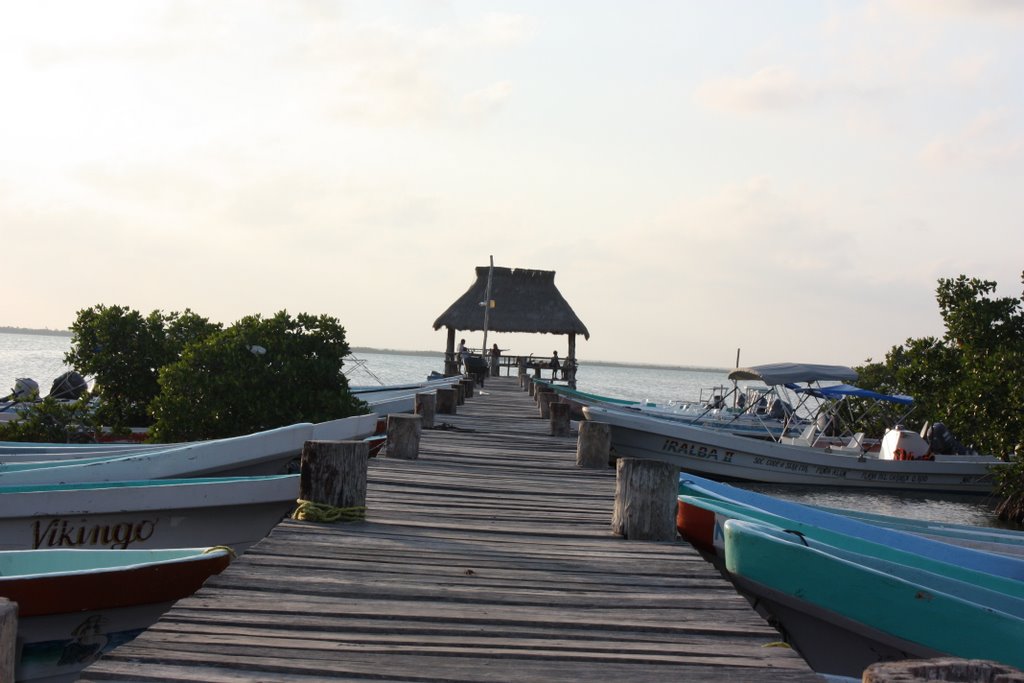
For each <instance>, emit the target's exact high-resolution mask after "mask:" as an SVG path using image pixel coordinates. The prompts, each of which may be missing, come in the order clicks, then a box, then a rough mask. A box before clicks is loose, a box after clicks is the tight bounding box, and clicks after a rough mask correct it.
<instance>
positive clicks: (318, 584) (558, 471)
mask: <svg viewBox="0 0 1024 683" xmlns="http://www.w3.org/2000/svg"><path fill="white" fill-rule="evenodd" d="M458 410H459V413H458V414H457V415H454V416H452V415H443V416H438V419H437V424H441V423H442V422H443V423H445V426H448V427H451V429H437V430H428V431H425V432H424V434H423V438H422V440H421V444H420V457H419V459H418V460H414V461H405V460H388V459H382V458H376V459H374V460H372V461H371V464H370V473H369V490H368V500H367V507H368V518H367V520H366V521H365V522H359V523H350V524H340V525H323V524H311V523H306V522H292V521H286V522H283V523H282V524H281V525H279V526H278V527H277V528H276V529H275V530H274V532H273V533H272V534H271V535H270V537H268V538H267V539H266V540H264V541H263V542H261V543H260V544H258V545H257V546H255V547H254V548H252V549H250V550H249V552H247V553H246V554H245V555H244V556H243V557H241V558H240V559H238V560H237V561H236V562H235V563H233V564H232V565H231V567H230V568H229V569H228V570H227V571H226V572H224V573H223V574H222V575H220V576H216V577H213V578H212V579H211V580H210V581H209V582H207V584H206V586H204V588H203V589H202V590H201V591H200V592H199V593H197V594H196V595H194V596H193V597H191V598H188V599H186V600H182V601H180V602H178V603H177V605H176V606H175V607H174V608H173V609H172V610H171V611H170V612H168V613H167V614H166V615H164V617H163V618H162V619H161V620H160V621H159V622H158V623H157V624H155V625H154V626H153V627H152V628H150V629H149V630H147V631H146V632H145V633H144V634H142V635H141V636H140V637H139V638H137V639H136V640H134V641H133V642H131V643H128V644H126V645H124V646H122V647H120V648H118V649H117V650H115V651H114V652H112V653H110V654H108V655H107V656H106V657H104V658H103V659H102V660H100V661H99V662H97V663H95V664H93V665H92V666H91V667H89V668H88V669H87V670H86V671H85V672H84V674H83V677H82V680H86V681H114V680H117V681H123V680H132V681H167V680H177V681H209V682H222V681H223V682H227V681H231V682H235V681H286V682H291V681H327V680H330V681H343V680H349V681H362V680H373V681H422V682H424V683H432V682H435V681H522V682H534V681H536V682H541V681H652V682H653V681H658V682H659V683H662V682H663V681H665V680H677V681H688V680H702V681H817V680H820V679H819V677H818V676H816V675H815V674H813V673H812V672H810V670H809V668H808V667H807V665H806V664H805V663H804V662H803V660H802V659H800V657H799V656H797V655H796V654H795V653H793V652H792V651H790V650H789V649H786V648H781V647H767V645H769V644H771V643H774V642H775V641H777V640H778V639H779V637H778V634H776V632H775V631H774V630H772V629H771V628H770V627H768V626H767V625H766V624H765V623H764V622H763V620H762V619H761V618H760V617H759V616H757V615H756V614H755V613H754V611H753V610H752V609H751V608H750V607H749V605H748V604H747V602H746V601H745V600H744V599H743V598H742V597H740V596H739V595H738V594H736V592H735V591H734V590H733V588H732V587H731V585H730V584H728V583H727V582H726V581H724V580H723V579H722V578H721V577H720V576H719V575H718V574H717V572H716V571H715V570H714V569H713V568H712V567H711V566H710V565H709V564H707V563H706V562H704V561H703V560H702V559H701V558H700V556H699V555H698V554H697V553H696V552H695V551H694V550H692V549H691V548H690V546H689V545H688V544H686V543H684V542H681V541H680V542H676V543H643V542H629V541H624V540H622V539H621V538H618V537H615V536H613V535H612V534H611V533H610V531H609V526H610V521H611V509H612V500H613V497H614V489H615V474H614V471H612V470H611V469H609V470H607V471H595V470H580V469H577V468H576V467H575V447H576V442H575V438H574V437H571V438H564V437H563V438H555V437H550V436H548V435H547V433H548V425H547V422H546V421H544V420H541V419H540V418H539V417H535V415H537V411H536V407H535V406H534V403H533V401H532V399H531V398H530V397H529V396H528V395H527V394H526V393H524V392H521V391H520V390H519V387H518V381H517V380H516V378H491V379H489V381H488V384H487V386H486V387H485V388H484V390H483V392H479V391H478V392H477V394H476V395H475V396H474V397H473V398H471V399H468V400H467V401H466V403H465V404H464V405H462V406H459V408H458Z"/></svg>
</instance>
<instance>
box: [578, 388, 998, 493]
mask: <svg viewBox="0 0 1024 683" xmlns="http://www.w3.org/2000/svg"><path fill="white" fill-rule="evenodd" d="M584 413H585V414H586V416H587V419H589V420H593V421H595V422H606V423H608V424H609V425H610V426H611V445H612V451H613V452H612V454H613V455H614V456H618V457H637V458H646V459H649V460H658V461H661V462H667V463H670V464H672V465H676V466H678V467H679V468H680V469H682V470H685V471H687V472H693V473H695V474H700V475H703V476H707V477H709V478H712V479H719V480H726V481H751V482H765V483H776V484H798V485H810V486H838V487H850V488H875V489H898V490H915V491H948V492H958V493H990V492H991V491H992V487H993V484H994V479H993V476H992V473H991V471H990V469H989V468H990V467H991V466H993V465H1000V464H1001V463H999V462H998V461H994V459H989V458H983V457H981V456H977V457H972V456H964V457H963V458H960V459H944V460H941V461H925V460H883V459H880V458H877V457H872V456H870V455H868V456H866V457H859V456H858V455H856V454H853V453H850V454H841V453H836V452H828V451H825V450H824V449H818V448H811V447H804V446H791V445H788V444H780V443H776V442H772V441H765V440H762V439H752V438H748V437H743V436H736V435H733V434H728V433H725V432H720V431H716V430H711V429H704V428H701V427H696V426H693V425H687V424H683V423H678V422H671V421H668V420H659V419H654V418H650V417H646V416H639V415H630V414H627V413H625V412H623V411H616V410H608V409H603V408H596V407H592V406H591V407H587V408H585V409H584Z"/></svg>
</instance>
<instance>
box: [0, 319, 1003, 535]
mask: <svg viewBox="0 0 1024 683" xmlns="http://www.w3.org/2000/svg"><path fill="white" fill-rule="evenodd" d="M70 348H71V339H70V338H69V337H67V336H57V335H37V334H8V333H0V396H2V395H6V394H8V393H10V390H11V388H12V387H13V386H14V381H15V379H16V378H18V377H31V378H32V379H34V380H36V382H38V383H39V389H40V393H41V394H42V395H44V396H45V395H46V394H47V393H49V389H50V386H51V385H52V383H53V380H54V379H56V378H57V376H58V375H60V374H61V373H63V372H65V371H67V370H69V369H70V368H68V367H67V366H66V365H65V363H64V354H65V353H67V351H68V350H69V349H70ZM443 368H444V355H443V354H442V353H440V352H438V353H437V354H436V355H435V354H414V353H401V352H387V353H382V352H376V351H361V350H356V351H354V352H353V353H352V354H351V355H350V356H349V357H348V358H346V362H345V367H344V368H343V370H344V372H345V374H346V376H347V378H348V381H349V384H350V385H351V386H373V385H376V384H401V383H405V382H414V381H420V380H424V379H426V378H427V376H428V375H429V374H430V373H431V372H434V371H441V370H443ZM506 371H507V370H505V369H503V370H502V372H503V373H504V372H506ZM512 372H515V370H514V369H513V370H512ZM727 375H728V370H727V369H724V368H723V369H713V368H687V367H655V366H629V365H614V364H605V363H587V362H586V361H581V362H580V366H579V369H578V371H577V374H576V378H577V387H578V389H579V390H580V391H586V392H589V393H594V394H600V395H602V396H615V397H619V398H627V399H632V400H637V401H642V400H650V401H654V402H667V401H669V400H696V399H698V398H701V397H702V394H703V397H704V398H707V396H708V394H709V393H710V392H712V391H718V393H721V391H720V389H719V388H721V387H726V388H728V387H730V386H731V382H730V381H729V380H728V378H727ZM86 379H88V380H91V379H92V378H86ZM485 390H486V389H485ZM744 487H745V488H750V489H753V490H757V491H761V492H763V493H769V494H771V495H776V496H779V497H782V498H787V499H790V500H797V501H800V502H806V503H812V504H816V505H825V506H832V507H842V508H852V509H858V510H865V511H870V512H879V513H882V514H889V515H897V516H902V517H908V518H912V519H927V520H933V521H941V522H953V523H957V524H975V525H982V526H997V525H999V522H998V521H997V520H996V517H995V513H994V501H992V500H990V499H988V498H985V497H981V496H974V495H955V494H923V493H909V492H886V491H856V490H850V489H842V488H834V489H833V488H827V487H817V486H815V487H805V488H801V487H792V486H778V485H771V484H747V485H744Z"/></svg>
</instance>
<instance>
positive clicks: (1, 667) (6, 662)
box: [0, 598, 18, 681]
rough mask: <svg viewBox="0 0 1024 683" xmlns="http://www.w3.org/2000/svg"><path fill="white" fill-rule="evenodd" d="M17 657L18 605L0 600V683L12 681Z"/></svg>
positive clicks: (6, 600)
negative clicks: (0, 682) (1, 682)
mask: <svg viewBox="0 0 1024 683" xmlns="http://www.w3.org/2000/svg"><path fill="white" fill-rule="evenodd" d="M17 655H18V605H17V603H14V602H11V601H10V600H8V599H7V598H0V681H13V680H14V664H15V661H16V660H17Z"/></svg>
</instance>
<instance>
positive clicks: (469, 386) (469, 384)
mask: <svg viewBox="0 0 1024 683" xmlns="http://www.w3.org/2000/svg"><path fill="white" fill-rule="evenodd" d="M474 384H476V380H474V379H473V378H472V377H469V378H465V379H463V380H462V386H463V387H465V389H466V398H473V385H474Z"/></svg>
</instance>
